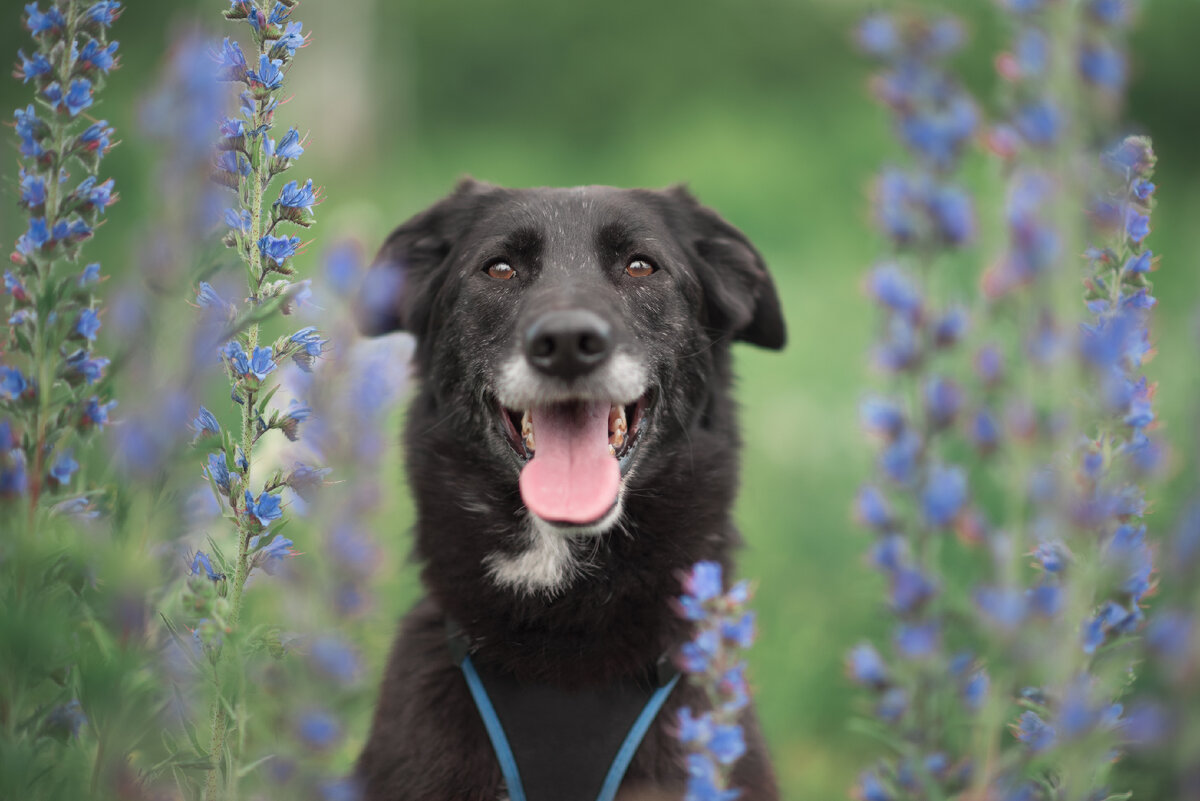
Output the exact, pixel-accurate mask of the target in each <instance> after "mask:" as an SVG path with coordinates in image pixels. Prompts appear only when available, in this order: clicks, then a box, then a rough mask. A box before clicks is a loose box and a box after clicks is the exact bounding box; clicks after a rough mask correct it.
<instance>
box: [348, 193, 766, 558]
mask: <svg viewBox="0 0 1200 801" xmlns="http://www.w3.org/2000/svg"><path fill="white" fill-rule="evenodd" d="M360 307H361V308H360V312H361V317H362V319H363V321H364V328H365V330H366V331H367V333H373V334H378V333H384V332H387V331H391V330H396V329H403V330H406V331H409V332H411V333H413V334H414V335H415V336H416V337H417V340H418V345H417V357H416V359H417V367H418V372H419V374H420V377H421V379H422V381H423V392H425V393H427V394H428V396H429V402H430V403H431V404H432V407H433V408H434V409H436V417H437V421H438V422H437V424H438V425H439V426H448V427H450V428H449V429H448V431H449V433H448V434H447V432H443V433H442V434H441V436H443V437H445V436H450V437H457V438H459V439H461V440H462V442H461V445H462V447H463V449H464V452H466V453H469V454H470V458H469V459H468V460H467V461H469V462H470V464H468V465H464V466H463V469H464V470H467V471H477V472H479V473H480V474H481V475H483V474H486V475H487V482H488V483H489V485H496V484H505V483H506V484H507V485H508V486H510V487H519V490H520V498H521V500H522V502H523V503H524V505H525V507H526V508H527V509H528V510H529V512H530V513H531V514H532V515H534V516H535V517H536V518H537V519H538V521H539V522H540V523H541V524H544V525H545V526H549V527H553V528H554V529H555V530H556V531H560V532H561V533H564V534H568V535H569V534H593V533H599V532H603V531H605V530H606V529H608V528H609V527H611V526H612V525H613V524H614V523H616V522H617V521H618V520H619V519H620V517H621V515H622V509H623V502H622V499H623V496H625V495H626V493H627V491H628V489H629V487H630V484H631V482H634V481H635V480H636V479H635V477H637V476H639V475H644V474H646V473H647V472H648V469H649V468H650V466H651V465H652V463H653V460H652V459H651V458H650V457H651V454H652V453H653V451H654V449H655V448H656V447H658V446H661V444H662V443H663V442H665V441H667V440H672V441H678V440H679V439H680V438H681V437H682V438H683V439H687V438H688V431H689V430H690V429H692V428H694V427H696V426H702V425H704V424H705V419H704V418H705V415H706V414H708V413H709V412H710V410H709V409H708V404H709V403H710V396H711V392H710V390H709V388H708V382H710V381H711V380H712V379H713V375H712V373H713V370H714V369H716V367H715V364H716V362H715V361H714V358H716V357H715V356H714V354H715V353H718V352H724V351H725V350H726V349H727V347H728V343H729V342H730V341H731V340H744V341H748V342H751V343H753V344H756V345H760V346H763V347H768V348H780V347H782V345H783V343H784V336H785V335H784V323H783V318H782V315H781V313H780V308H779V301H778V298H777V296H776V293H775V289H774V286H773V284H772V282H771V279H770V276H769V275H768V273H767V271H766V267H765V265H764V264H763V261H762V259H761V257H760V256H759V255H758V253H757V251H756V250H755V249H754V248H753V246H751V245H750V243H749V242H748V241H747V240H746V238H745V237H744V236H743V235H742V234H741V233H740V232H739V231H738V230H737V229H735V228H733V227H732V226H731V225H729V224H728V223H726V222H724V221H723V220H722V219H721V218H720V217H718V216H717V215H716V214H715V213H714V212H712V211H710V210H708V209H706V208H704V207H702V206H700V205H699V204H698V203H697V202H696V201H695V200H694V199H693V198H692V197H691V196H690V195H689V194H688V193H687V192H686V191H684V190H682V189H671V190H665V191H648V190H622V189H614V188H610V187H581V188H575V189H524V190H516V189H502V188H497V187H492V186H489V185H484V184H479V183H475V182H472V181H467V182H464V183H463V184H461V185H460V186H459V187H458V188H457V190H456V191H455V192H454V193H453V194H451V195H450V196H449V197H447V198H445V199H443V200H442V201H440V202H439V203H437V204H435V205H434V206H432V207H431V208H429V209H428V210H426V211H425V212H423V213H421V214H420V215H418V216H416V217H415V218H413V219H412V220H410V221H408V222H407V223H405V224H404V225H402V226H401V227H400V228H398V229H397V230H396V231H395V232H393V234H392V235H391V236H390V237H389V239H388V240H387V242H386V243H385V244H384V246H383V248H382V249H381V251H380V254H379V257H378V258H377V260H376V264H375V267H374V268H373V270H372V273H371V276H370V277H369V279H368V282H367V285H366V289H365V290H364V293H363V296H362V300H361V304H360ZM662 468H663V466H662V465H659V466H658V469H662Z"/></svg>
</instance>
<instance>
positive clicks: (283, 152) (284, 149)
mask: <svg viewBox="0 0 1200 801" xmlns="http://www.w3.org/2000/svg"><path fill="white" fill-rule="evenodd" d="M302 153H304V148H303V147H301V146H300V134H299V132H297V131H296V129H295V128H289V129H288V132H287V133H286V134H284V135H283V138H282V139H280V140H279V146H278V147H277V148H275V155H276V157H278V158H281V159H296V158H300V155H301V154H302Z"/></svg>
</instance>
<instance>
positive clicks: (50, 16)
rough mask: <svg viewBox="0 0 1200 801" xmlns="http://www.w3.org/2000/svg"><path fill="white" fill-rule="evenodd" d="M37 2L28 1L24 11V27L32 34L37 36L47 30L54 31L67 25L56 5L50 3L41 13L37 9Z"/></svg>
mask: <svg viewBox="0 0 1200 801" xmlns="http://www.w3.org/2000/svg"><path fill="white" fill-rule="evenodd" d="M38 5H39V4H38V3H30V4H28V5H27V6H25V13H26V14H27V15H28V18H27V19H26V20H25V27H27V28H29V30H30V31H31V32H32V33H33V35H34V36H39V35H41V34H43V33H46V32H48V31H56V30H59V29H61V28H65V27H66V26H67V21H66V20H65V19H63V15H62V12H60V11H59V10H58V6H56V5H53V4H51V5H50V7H49V8H48V9H46V12H45V13H44V14H43V13H42V12H41V11H39V10H38Z"/></svg>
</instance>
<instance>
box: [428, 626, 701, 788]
mask: <svg viewBox="0 0 1200 801" xmlns="http://www.w3.org/2000/svg"><path fill="white" fill-rule="evenodd" d="M450 642H451V653H452V655H453V656H454V658H455V661H457V662H458V665H459V667H460V668H461V669H462V672H463V676H464V677H465V678H466V680H467V686H468V687H469V688H470V690H471V697H472V698H474V699H475V707H476V708H477V709H478V710H479V716H480V717H481V718H483V725H484V726H485V727H486V728H487V733H488V738H489V739H491V741H492V749H493V750H494V751H495V752H496V759H497V760H498V761H499V763H500V772H501V773H502V774H503V775H504V781H505V784H506V786H507V788H508V796H509V799H510V801H592V799H595V801H612V799H613V798H615V797H616V794H617V789H618V788H619V787H620V785H621V779H622V778H623V777H624V776H625V771H626V770H628V769H629V763H630V762H632V761H633V755H634V753H636V751H637V748H638V745H639V744H640V743H641V742H642V738H643V737H645V735H646V732H647V731H648V730H649V728H650V724H651V723H653V722H654V718H655V717H656V716H657V715H658V712H659V710H660V709H661V708H662V705H663V703H665V702H666V700H667V696H668V695H670V694H671V690H673V689H674V688H675V685H676V684H677V683H678V682H679V673H678V672H677V671H675V670H673V669H670V668H669V664H670V663H669V662H667V661H666V660H660V663H659V665H658V666H657V667H656V670H655V671H654V672H653V674H654V675H653V677H650V676H648V677H646V678H645V679H643V680H640V681H635V680H630V681H627V682H624V683H620V684H616V685H612V686H608V687H600V688H584V689H578V690H563V689H559V688H556V687H552V686H548V685H523V684H519V683H518V682H517V681H515V680H514V679H513V678H512V677H511V676H507V675H505V674H502V673H499V672H495V671H487V670H485V671H480V670H479V669H477V668H476V666H475V665H474V664H473V663H472V662H471V657H470V655H469V654H468V653H467V644H466V643H465V641H464V640H462V638H461V635H459V636H452V637H451V641H450ZM502 720H503V721H504V722H503V723H502V722H501V721H502ZM614 750H615V756H613V757H612V758H611V759H612V761H611V762H603V761H601V760H603V759H607V758H608V757H609V755H610V754H613V752H614ZM606 768H607V769H606Z"/></svg>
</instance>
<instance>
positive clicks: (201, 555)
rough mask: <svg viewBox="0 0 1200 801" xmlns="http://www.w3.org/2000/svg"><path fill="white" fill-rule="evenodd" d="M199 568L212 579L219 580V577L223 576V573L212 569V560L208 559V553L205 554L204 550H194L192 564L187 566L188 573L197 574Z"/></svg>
mask: <svg viewBox="0 0 1200 801" xmlns="http://www.w3.org/2000/svg"><path fill="white" fill-rule="evenodd" d="M201 570H203V571H204V574H205V575H206V576H207V577H208V578H209V579H210V580H212V581H220V580H221V579H223V578H225V574H224V573H218V572H216V571H215V570H213V566H212V560H211V559H209V556H208V554H206V553H205V552H204V551H196V553H195V554H194V555H193V556H192V564H191V566H190V567H189V568H188V575H189V576H198V575H200V571H201Z"/></svg>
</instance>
